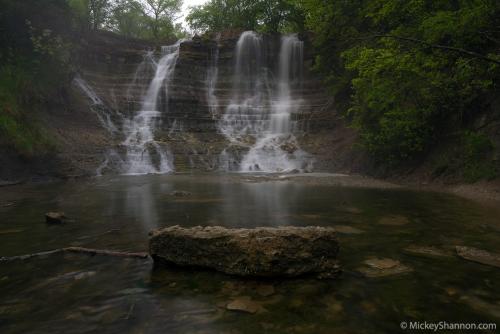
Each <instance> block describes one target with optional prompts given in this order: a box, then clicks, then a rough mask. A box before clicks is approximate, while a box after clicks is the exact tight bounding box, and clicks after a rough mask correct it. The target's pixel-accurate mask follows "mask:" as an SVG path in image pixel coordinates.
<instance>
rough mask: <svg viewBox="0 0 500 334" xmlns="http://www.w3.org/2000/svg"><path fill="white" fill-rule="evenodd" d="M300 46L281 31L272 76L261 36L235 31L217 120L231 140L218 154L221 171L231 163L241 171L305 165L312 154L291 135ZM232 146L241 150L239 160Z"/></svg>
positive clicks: (299, 79)
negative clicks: (227, 88) (226, 92)
mask: <svg viewBox="0 0 500 334" xmlns="http://www.w3.org/2000/svg"><path fill="white" fill-rule="evenodd" d="M303 47H304V46H303V42H302V41H300V40H299V39H298V38H297V36H296V35H288V36H283V37H282V38H281V46H280V53H279V58H278V75H277V76H273V75H272V73H270V72H271V71H270V69H269V66H268V64H267V63H266V60H265V54H264V47H263V41H262V37H260V36H259V35H258V34H257V33H255V32H252V31H247V32H244V33H243V34H242V35H241V36H240V38H239V40H238V42H237V44H236V51H235V58H236V60H235V67H234V76H233V80H234V81H233V91H232V96H231V100H230V103H229V105H228V106H227V108H226V112H225V114H224V115H223V117H222V119H221V121H220V123H219V130H220V132H221V133H222V134H224V135H225V136H226V137H227V138H228V139H229V141H230V142H231V144H232V147H229V148H227V149H225V150H224V151H223V152H222V154H221V156H220V164H221V165H223V166H224V168H225V169H226V170H234V166H238V169H239V170H240V171H243V172H248V171H263V172H286V171H293V170H301V171H304V170H310V169H311V165H312V159H311V158H310V156H309V155H308V154H307V153H306V152H304V151H303V150H301V149H300V147H299V145H298V142H297V139H296V137H295V135H294V132H295V127H296V126H295V123H296V122H294V121H292V115H293V113H295V112H297V111H298V110H299V108H300V104H301V98H300V96H293V94H292V88H296V89H300V87H301V84H302V80H303V79H302V68H303ZM296 95H297V94H296ZM238 147H239V148H241V147H244V148H246V149H247V152H246V154H244V155H243V157H242V158H241V159H240V158H239V154H241V153H240V151H241V149H238ZM237 161H240V163H238V162H237Z"/></svg>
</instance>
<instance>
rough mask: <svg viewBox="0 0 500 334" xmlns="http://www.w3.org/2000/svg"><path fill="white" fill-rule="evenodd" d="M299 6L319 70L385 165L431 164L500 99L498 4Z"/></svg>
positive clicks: (338, 1)
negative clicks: (492, 99) (435, 153)
mask: <svg viewBox="0 0 500 334" xmlns="http://www.w3.org/2000/svg"><path fill="white" fill-rule="evenodd" d="M296 1H297V3H299V4H300V6H302V8H303V9H304V10H305V13H306V18H307V21H306V23H307V27H308V28H309V29H310V30H312V31H313V32H314V33H315V38H314V41H315V47H316V51H317V53H318V56H317V58H316V62H315V69H316V70H317V71H318V72H320V73H323V74H324V75H325V80H326V82H327V83H329V85H330V87H331V89H332V92H333V94H335V95H336V97H337V101H339V103H340V104H341V105H342V103H341V102H342V101H347V103H345V104H346V105H348V107H347V108H346V116H347V117H348V118H349V119H350V120H352V122H353V125H354V126H355V127H356V128H357V129H358V130H359V133H360V137H361V142H362V144H363V146H364V147H365V148H366V149H367V150H368V151H369V152H370V153H372V154H373V156H374V157H375V158H376V159H378V160H379V161H380V162H381V163H383V164H387V165H389V166H395V165H398V164H403V163H411V162H412V161H414V160H415V159H419V158H422V157H423V156H424V155H425V154H426V153H427V152H428V151H429V150H430V149H431V148H432V147H433V145H434V144H435V143H436V142H437V141H439V140H440V139H441V138H443V136H445V135H446V134H447V133H452V132H454V131H456V130H457V129H459V130H460V129H462V128H464V127H467V125H468V124H467V121H468V120H470V119H473V118H474V117H475V115H476V114H478V113H479V112H481V111H483V110H485V109H486V108H488V105H487V102H485V99H484V97H485V96H488V95H490V96H491V95H494V94H496V93H498V79H499V78H500V66H499V64H498V61H499V60H500V56H499V54H498V50H499V48H500V31H499V29H498V27H499V26H500V3H499V2H498V1H494V0H470V1H465V0H459V1H445V0H438V1H430V0H408V1H399V0H334V1H326V0H296ZM495 27H496V28H495Z"/></svg>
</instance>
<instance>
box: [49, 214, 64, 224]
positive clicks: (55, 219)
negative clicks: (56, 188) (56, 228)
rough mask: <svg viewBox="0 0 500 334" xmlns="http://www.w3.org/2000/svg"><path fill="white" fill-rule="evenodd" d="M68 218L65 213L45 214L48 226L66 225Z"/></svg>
mask: <svg viewBox="0 0 500 334" xmlns="http://www.w3.org/2000/svg"><path fill="white" fill-rule="evenodd" d="M66 219H67V217H66V216H65V215H64V212H47V213H46V214H45V222H46V223H47V224H64V223H65V222H66Z"/></svg>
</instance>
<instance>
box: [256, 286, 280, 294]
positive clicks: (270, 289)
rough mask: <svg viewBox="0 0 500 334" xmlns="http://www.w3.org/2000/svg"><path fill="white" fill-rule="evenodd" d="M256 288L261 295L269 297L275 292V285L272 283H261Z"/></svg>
mask: <svg viewBox="0 0 500 334" xmlns="http://www.w3.org/2000/svg"><path fill="white" fill-rule="evenodd" d="M255 290H256V291H257V294H258V295H259V296H261V297H269V296H271V295H274V293H275V289H274V286H272V285H270V284H263V285H259V286H257V289H255Z"/></svg>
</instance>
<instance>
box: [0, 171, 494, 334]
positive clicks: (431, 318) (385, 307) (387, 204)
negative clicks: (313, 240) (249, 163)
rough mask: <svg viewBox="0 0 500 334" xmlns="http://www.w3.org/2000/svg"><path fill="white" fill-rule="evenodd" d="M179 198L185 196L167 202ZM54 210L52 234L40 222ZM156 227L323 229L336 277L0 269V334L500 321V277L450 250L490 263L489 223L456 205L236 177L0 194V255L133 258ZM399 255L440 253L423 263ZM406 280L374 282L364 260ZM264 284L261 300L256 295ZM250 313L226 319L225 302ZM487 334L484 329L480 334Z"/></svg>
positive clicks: (56, 264)
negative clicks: (395, 270)
mask: <svg viewBox="0 0 500 334" xmlns="http://www.w3.org/2000/svg"><path fill="white" fill-rule="evenodd" d="M177 190H182V191H188V192H190V193H191V195H190V196H185V197H176V196H172V195H171V193H172V192H173V191H177ZM48 211H63V212H65V213H66V215H67V216H69V217H70V218H71V221H69V222H68V223H67V224H65V225H60V226H51V225H46V224H45V222H44V214H45V212H48ZM169 225H182V226H196V225H222V226H227V227H250V228H251V227H257V226H283V225H296V226H307V225H318V226H336V227H338V229H339V231H341V232H342V233H339V241H340V247H341V252H340V255H339V260H340V263H341V266H342V268H343V274H342V275H341V277H339V278H338V279H336V280H325V281H320V280H316V279H313V278H307V277H304V278H298V279H290V280H266V281H257V280H251V279H239V278H236V277H230V276H226V275H223V274H219V273H215V272H211V271H194V270H184V269H179V268H159V267H154V266H153V263H152V262H151V261H150V260H140V259H122V258H109V257H99V256H96V257H89V256H84V255H69V254H66V255H51V256H47V257H45V258H37V259H31V260H28V261H16V262H10V263H0V332H1V333H91V332H98V333H116V332H122V333H335V332H338V333H392V332H401V330H400V323H401V322H402V321H408V322H409V321H427V322H439V321H447V322H450V323H451V322H476V323H478V322H495V323H497V325H500V286H499V285H498V282H500V269H498V268H494V267H489V266H485V265H481V264H477V263H473V262H468V261H465V260H463V259H461V258H458V257H457V256H455V255H453V254H454V246H456V245H464V246H471V247H476V248H481V249H486V250H489V251H491V252H496V253H500V214H499V211H498V210H497V209H495V208H491V207H485V206H482V205H480V204H477V203H475V202H471V201H468V200H465V199H462V198H458V197H454V196H451V195H446V194H442V193H433V192H416V191H410V190H405V189H377V188H360V187H353V188H350V187H340V186H335V185H332V184H329V183H328V182H325V183H324V184H322V182H315V183H310V182H300V181H297V180H294V179H288V180H287V179H283V180H278V179H274V180H269V179H268V178H260V177H247V176H241V175H232V176H231V175H163V176H162V175H156V176H134V177H130V176H129V177H101V178H95V179H88V180H79V181H67V182H56V183H43V184H30V185H20V186H12V187H5V188H0V256H14V255H20V254H28V253H34V252H40V251H45V250H51V249H56V248H60V247H67V246H82V247H89V248H100V249H111V250H122V251H146V250H147V241H148V232H149V231H150V230H152V229H156V228H160V227H162V226H169ZM409 246H419V247H423V246H425V247H428V246H432V247H435V248H438V249H440V250H441V251H442V252H444V253H449V254H451V256H443V257H425V256H418V255H415V254H412V253H409V252H407V251H405V248H407V247H409ZM373 257H375V258H390V259H393V260H397V261H400V262H401V263H402V264H404V265H405V266H407V267H409V268H411V269H412V271H410V272H408V273H405V274H400V275H392V276H387V277H380V278H369V277H365V276H364V275H362V274H361V273H360V270H359V268H361V267H363V266H364V261H365V260H367V259H370V258H373ZM263 285H265V286H272V288H273V290H274V291H273V293H271V294H270V295H267V294H266V295H265V296H264V295H263V294H259V289H260V287H262V286H263ZM242 297H243V298H247V299H251V300H252V301H253V303H255V304H257V305H258V306H259V308H258V309H259V310H258V312H257V313H255V314H247V313H240V312H234V311H229V310H227V309H226V308H225V305H226V304H227V303H228V302H230V301H232V300H234V299H238V298H242ZM492 332H494V331H492Z"/></svg>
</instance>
